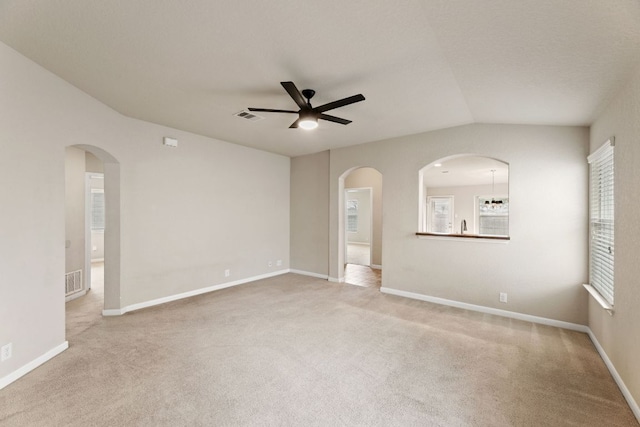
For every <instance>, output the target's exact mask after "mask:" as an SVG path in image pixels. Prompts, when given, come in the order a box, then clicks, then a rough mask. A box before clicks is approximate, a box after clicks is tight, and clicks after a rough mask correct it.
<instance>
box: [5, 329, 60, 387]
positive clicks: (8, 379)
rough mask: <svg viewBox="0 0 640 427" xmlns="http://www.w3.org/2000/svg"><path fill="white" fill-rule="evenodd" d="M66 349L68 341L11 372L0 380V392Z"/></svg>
mask: <svg viewBox="0 0 640 427" xmlns="http://www.w3.org/2000/svg"><path fill="white" fill-rule="evenodd" d="M68 348H69V342H68V341H64V342H63V343H62V344H59V345H57V346H56V347H54V348H52V349H51V350H49V351H47V352H46V353H45V354H43V355H42V356H40V357H37V358H35V359H33V360H32V361H31V362H29V363H27V364H26V365H23V366H22V367H21V368H18V369H16V370H15V371H13V372H11V373H10V374H9V375H7V376H5V377H3V378H0V390H2V389H3V388H5V387H6V386H8V385H9V384H11V383H12V382H14V381H16V380H17V379H19V378H21V377H23V376H24V375H26V374H28V373H29V372H31V371H33V370H34V369H36V368H37V367H38V366H40V365H42V364H43V363H45V362H47V361H49V360H51V359H53V358H54V357H55V356H57V355H58V354H60V353H62V352H63V351H65V350H66V349H68Z"/></svg>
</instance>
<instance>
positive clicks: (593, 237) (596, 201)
mask: <svg viewBox="0 0 640 427" xmlns="http://www.w3.org/2000/svg"><path fill="white" fill-rule="evenodd" d="M588 160H589V179H590V182H589V232H590V251H589V252H590V259H589V282H590V285H591V286H592V287H593V288H595V289H596V290H597V291H598V292H599V293H600V295H602V297H603V298H604V299H605V300H606V301H608V302H609V304H611V305H613V261H614V254H615V252H614V247H615V246H614V206H613V205H614V188H613V184H614V179H613V178H614V177H613V171H614V161H613V139H610V140H609V141H607V142H605V143H604V145H603V146H602V147H600V148H599V149H598V150H596V151H595V152H594V153H593V154H591V155H590V156H589V157H588Z"/></svg>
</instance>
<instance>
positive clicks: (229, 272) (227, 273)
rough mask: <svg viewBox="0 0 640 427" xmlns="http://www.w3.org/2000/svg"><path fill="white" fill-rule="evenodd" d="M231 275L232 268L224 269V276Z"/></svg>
mask: <svg viewBox="0 0 640 427" xmlns="http://www.w3.org/2000/svg"><path fill="white" fill-rule="evenodd" d="M230 275H231V270H229V269H227V270H225V271H224V277H229V276H230Z"/></svg>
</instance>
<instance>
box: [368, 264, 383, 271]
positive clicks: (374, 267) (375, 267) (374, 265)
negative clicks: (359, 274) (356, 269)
mask: <svg viewBox="0 0 640 427" xmlns="http://www.w3.org/2000/svg"><path fill="white" fill-rule="evenodd" d="M369 267H371V268H373V269H374V270H382V266H381V265H378V264H371V265H370V266H369Z"/></svg>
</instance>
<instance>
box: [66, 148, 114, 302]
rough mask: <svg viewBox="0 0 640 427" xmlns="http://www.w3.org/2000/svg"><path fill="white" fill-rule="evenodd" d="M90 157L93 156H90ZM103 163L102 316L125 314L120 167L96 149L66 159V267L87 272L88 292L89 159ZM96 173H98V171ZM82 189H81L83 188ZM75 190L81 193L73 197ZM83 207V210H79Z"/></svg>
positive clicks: (70, 150) (80, 150)
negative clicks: (121, 256)
mask: <svg viewBox="0 0 640 427" xmlns="http://www.w3.org/2000/svg"><path fill="white" fill-rule="evenodd" d="M86 153H90V154H91V155H92V156H87V155H86ZM89 157H94V158H96V159H98V160H99V162H100V167H101V169H102V173H101V174H100V173H94V174H93V176H94V177H98V175H102V177H103V179H102V181H103V185H101V186H100V187H102V192H103V198H101V199H102V201H103V203H104V218H103V221H104V223H103V237H104V243H103V255H102V257H103V262H104V267H103V268H104V270H103V271H104V273H103V279H104V280H103V283H104V287H103V289H104V293H103V301H102V304H101V306H102V310H101V311H102V314H103V315H114V314H121V303H120V291H121V290H120V164H119V162H118V161H117V159H116V158H115V157H113V156H112V155H111V154H110V153H108V152H106V151H105V150H103V149H101V148H99V147H96V146H93V145H85V144H79V145H72V146H69V147H67V151H66V157H65V185H66V190H67V198H66V211H67V213H66V217H67V219H66V231H65V234H66V235H67V238H66V244H65V246H66V257H67V260H66V263H67V272H69V270H73V271H77V270H75V269H79V270H81V271H82V272H83V274H82V276H83V280H82V281H83V287H84V291H85V292H86V290H88V288H89V287H90V277H91V251H92V250H93V247H92V245H91V243H90V242H91V238H90V234H89V233H90V232H91V228H90V227H89V225H88V224H87V221H88V219H87V212H90V199H89V198H88V197H87V196H86V195H87V193H90V191H88V189H87V185H89V182H90V179H89V177H88V175H87V172H88V170H87V158H89ZM94 172H95V171H94ZM80 186H81V188H79V187H80ZM74 190H77V192H76V193H75V194H76V195H74V194H70V193H72V192H73V191H74ZM78 205H80V206H78Z"/></svg>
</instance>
